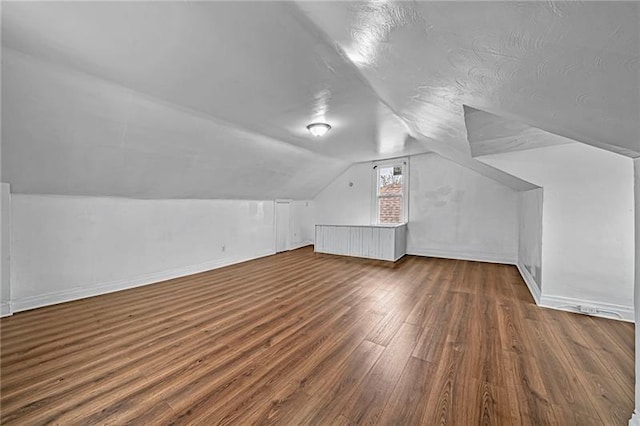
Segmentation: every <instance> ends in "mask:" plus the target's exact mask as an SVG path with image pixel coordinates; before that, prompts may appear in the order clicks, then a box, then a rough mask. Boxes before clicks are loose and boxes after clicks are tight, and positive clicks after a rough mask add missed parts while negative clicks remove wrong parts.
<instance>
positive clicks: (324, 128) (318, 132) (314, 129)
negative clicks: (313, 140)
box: [307, 123, 331, 138]
mask: <svg viewBox="0 0 640 426" xmlns="http://www.w3.org/2000/svg"><path fill="white" fill-rule="evenodd" d="M307 130H309V133H311V134H312V135H313V136H315V137H317V138H319V137H320V136H324V135H325V134H326V133H327V132H328V131H329V130H331V126H329V125H328V124H327V123H311V124H309V125H308V126H307Z"/></svg>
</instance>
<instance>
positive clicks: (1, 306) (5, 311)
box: [0, 302, 13, 318]
mask: <svg viewBox="0 0 640 426" xmlns="http://www.w3.org/2000/svg"><path fill="white" fill-rule="evenodd" d="M10 315H13V312H12V311H11V305H10V304H9V303H8V302H2V303H0V318H1V317H8V316H10Z"/></svg>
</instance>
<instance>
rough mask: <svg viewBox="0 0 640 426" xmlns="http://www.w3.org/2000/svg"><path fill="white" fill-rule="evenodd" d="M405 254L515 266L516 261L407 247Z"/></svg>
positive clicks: (498, 256) (495, 256)
mask: <svg viewBox="0 0 640 426" xmlns="http://www.w3.org/2000/svg"><path fill="white" fill-rule="evenodd" d="M407 254H408V255H412V256H425V257H439V258H443V259H457V260H470V261H472V262H488V263H503V264H507V265H515V264H516V260H515V259H514V258H512V257H505V256H502V255H494V254H486V253H477V252H475V253H474V252H464V251H449V250H435V249H422V248H416V247H407Z"/></svg>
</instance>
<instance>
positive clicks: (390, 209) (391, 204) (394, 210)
mask: <svg viewBox="0 0 640 426" xmlns="http://www.w3.org/2000/svg"><path fill="white" fill-rule="evenodd" d="M400 222H402V196H392V197H383V198H378V223H400Z"/></svg>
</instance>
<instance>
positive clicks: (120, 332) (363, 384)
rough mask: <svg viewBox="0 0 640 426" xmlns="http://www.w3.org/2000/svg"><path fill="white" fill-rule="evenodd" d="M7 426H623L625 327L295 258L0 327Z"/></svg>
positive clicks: (24, 317) (423, 279)
mask: <svg viewBox="0 0 640 426" xmlns="http://www.w3.org/2000/svg"><path fill="white" fill-rule="evenodd" d="M0 327H1V328H0V331H1V333H2V336H1V371H0V378H1V385H0V404H1V405H0V409H1V419H2V423H3V424H45V423H54V424H64V425H67V424H123V423H133V424H169V423H176V424H178V423H192V424H204V425H209V424H242V425H245V424H254V423H257V424H287V425H288V424H294V425H297V424H318V425H329V424H374V423H377V424H385V425H386V424H398V425H413V424H415V425H421V424H423V425H435V424H449V425H477V424H531V425H544V424H557V425H574V424H575V425H592V424H593V425H601V424H604V425H626V424H627V422H628V419H629V417H630V415H631V412H632V410H633V386H634V329H633V325H632V324H628V323H623V322H617V321H612V320H605V319H599V318H592V317H587V316H583V315H577V314H570V313H566V312H559V311H553V310H547V309H544V308H539V307H537V306H536V305H535V304H534V303H533V300H532V298H531V296H530V295H529V293H528V291H527V288H526V286H525V284H524V283H523V282H522V280H521V278H520V276H519V275H518V271H517V270H516V268H515V267H513V266H508V265H498V264H489V263H479V262H467V261H459V260H445V259H434V258H424V257H412V256H409V257H406V258H404V259H403V260H401V261H400V262H397V263H396V264H390V263H385V262H376V261H368V260H363V259H354V258H346V257H338V256H330V255H319V254H314V253H313V251H312V249H311V248H304V249H300V250H295V251H292V252H288V253H283V254H278V255H275V256H270V257H266V258H262V259H258V260H254V261H251V262H246V263H243V264H238V265H234V266H231V267H226V268H222V269H218V270H214V271H210V272H206V273H202V274H197V275H192V276H189V277H185V278H180V279H175V280H171V281H167V282H163V283H159V284H154V285H150V286H145V287H140V288H137V289H132V290H127V291H123V292H118V293H112V294H108V295H103V296H99V297H94V298H90V299H84V300H79V301H75V302H70V303H66V304H61V305H57V306H50V307H46V308H41V309H36V310H33V311H28V312H23V313H18V314H16V315H14V316H13V317H9V318H3V319H2V320H1V322H0Z"/></svg>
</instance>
